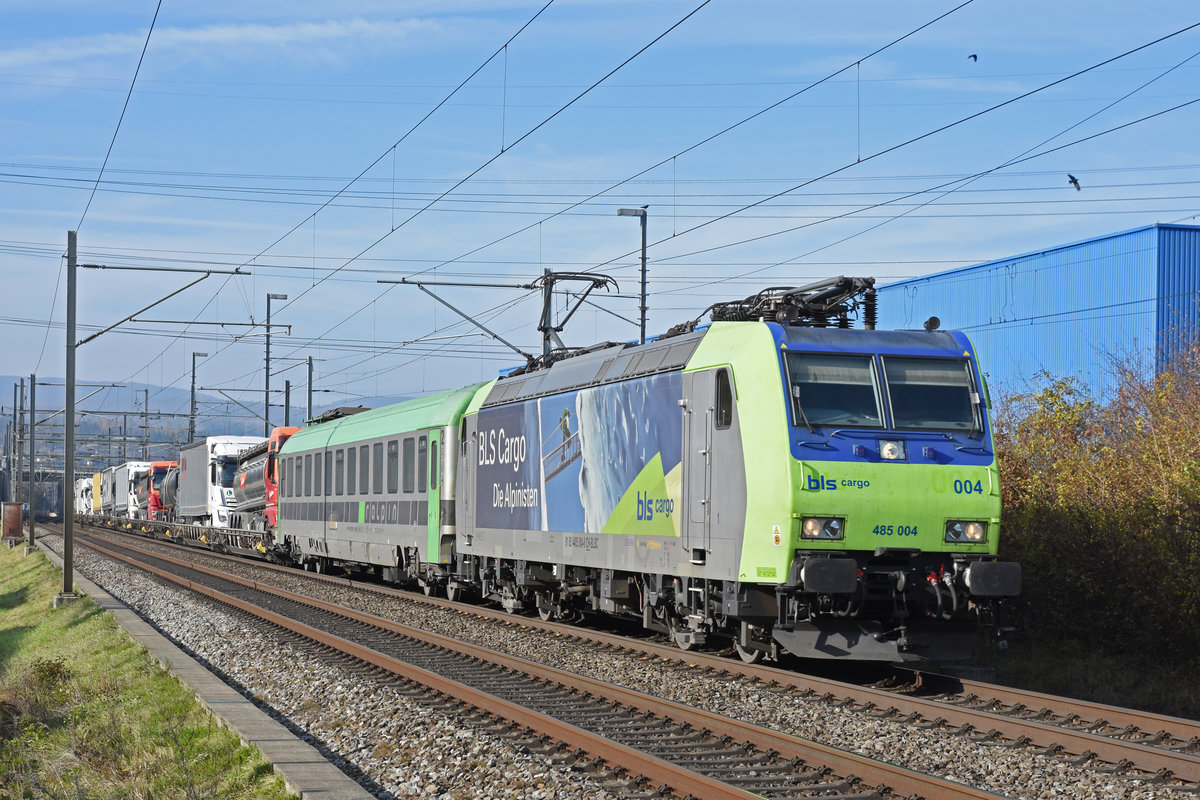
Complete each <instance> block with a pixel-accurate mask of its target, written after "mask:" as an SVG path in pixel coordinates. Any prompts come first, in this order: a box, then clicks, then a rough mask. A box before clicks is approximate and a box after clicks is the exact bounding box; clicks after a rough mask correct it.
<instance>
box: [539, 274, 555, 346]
mask: <svg viewBox="0 0 1200 800" xmlns="http://www.w3.org/2000/svg"><path fill="white" fill-rule="evenodd" d="M549 274H550V268H549V267H545V268H543V270H542V275H543V276H548V275H549ZM553 288H554V284H553V283H551V282H550V281H543V282H542V308H543V309H545V316H544V317H542V355H544V356H548V355H550V329H551V322H550V316H551V313H550V294H551V292H552V291H553Z"/></svg>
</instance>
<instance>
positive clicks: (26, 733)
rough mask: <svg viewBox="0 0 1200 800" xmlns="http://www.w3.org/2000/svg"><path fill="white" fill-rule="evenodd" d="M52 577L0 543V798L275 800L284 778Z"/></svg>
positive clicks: (36, 558)
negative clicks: (70, 599) (66, 600)
mask: <svg viewBox="0 0 1200 800" xmlns="http://www.w3.org/2000/svg"><path fill="white" fill-rule="evenodd" d="M61 584H62V573H61V572H60V571H59V570H58V569H57V568H56V567H54V566H53V565H52V564H51V563H50V562H49V561H48V560H47V559H46V557H45V556H44V555H43V554H42V553H41V552H40V551H39V552H36V553H34V554H33V555H30V556H25V555H24V548H23V547H22V546H18V547H15V548H11V549H10V548H8V547H0V800H18V798H32V797H36V798H48V799H50V800H56V799H57V798H62V799H63V800H119V799H120V800H124V799H125V798H188V799H189V800H190V799H191V798H205V799H206V800H234V799H235V798H236V799H237V800H276V799H279V800H282V798H291V797H294V795H291V794H289V793H288V791H287V789H286V788H285V787H284V783H283V779H282V778H281V777H280V776H279V775H277V774H276V773H275V772H274V771H273V770H272V768H271V765H270V763H269V762H267V761H266V760H265V759H264V758H263V756H262V754H261V753H260V752H259V751H258V750H257V749H256V748H251V747H245V746H243V745H242V744H241V743H240V742H239V740H238V738H237V736H236V735H235V734H233V733H232V732H230V731H228V730H226V729H225V728H222V727H221V726H220V724H219V723H218V722H217V721H216V720H215V719H214V718H213V717H212V716H211V715H210V714H209V713H208V711H207V710H206V709H204V707H203V706H201V705H200V704H199V703H198V702H197V701H196V700H195V698H194V696H193V695H192V693H191V691H190V690H189V689H188V688H187V687H185V686H183V685H182V684H181V683H180V682H179V680H178V679H177V678H175V677H174V676H173V675H171V674H170V673H169V672H167V671H166V670H165V669H163V668H162V667H161V666H160V665H159V664H158V663H157V662H156V661H155V660H154V659H152V658H151V657H150V655H149V654H148V653H147V652H146V650H145V648H144V647H142V646H141V645H139V644H137V643H135V642H134V641H133V640H132V639H130V638H129V637H128V636H127V635H126V634H125V632H124V631H122V630H121V629H120V628H119V627H118V626H117V624H116V622H115V621H114V620H113V618H112V617H111V616H110V615H108V614H105V613H104V612H103V611H102V610H101V609H100V608H99V607H98V606H96V604H95V603H93V602H92V601H91V600H90V599H88V598H86V597H84V598H81V599H80V600H79V601H78V602H76V603H72V604H69V605H66V606H64V607H63V608H60V609H57V610H53V609H52V604H53V598H54V596H55V595H56V594H57V592H58V590H59V588H60V587H61Z"/></svg>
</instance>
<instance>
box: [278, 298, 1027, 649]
mask: <svg viewBox="0 0 1200 800" xmlns="http://www.w3.org/2000/svg"><path fill="white" fill-rule="evenodd" d="M864 295H865V298H866V299H865V301H859V300H852V299H851V298H854V297H856V296H864ZM860 307H861V309H862V311H863V313H864V316H865V317H867V322H868V327H872V326H871V321H872V318H873V291H872V290H871V289H870V281H862V280H860V279H840V281H839V282H830V283H828V284H821V285H819V286H814V287H805V288H802V289H795V290H784V289H778V290H770V291H767V292H764V293H761V294H759V295H756V296H754V297H752V298H747V299H746V300H744V301H738V302H736V303H730V304H722V305H719V306H716V307H714V308H713V309H711V311H712V315H713V322H712V323H711V324H708V325H700V324H698V322H699V321H698V320H697V321H694V322H693V323H690V324H688V325H685V326H681V327H680V328H679V329H677V330H673V331H672V332H671V333H670V334H668V335H666V336H663V337H660V338H659V339H658V340H656V341H653V342H650V343H648V344H645V345H629V344H625V345H619V344H618V345H610V346H604V347H597V348H594V349H591V350H589V351H586V352H582V353H579V354H576V355H573V356H571V357H569V358H563V359H561V360H558V361H556V362H554V363H552V364H550V365H549V366H546V367H544V368H530V369H525V370H520V371H518V372H517V373H514V374H511V375H508V376H505V377H502V378H498V379H496V380H493V381H490V382H488V383H485V384H481V385H477V386H468V387H464V388H461V389H456V390H453V391H449V392H443V393H440V394H436V395H431V396H429V397H425V398H422V399H420V400H414V401H411V402H406V403H401V404H398V405H394V406H389V407H386V408H381V409H378V410H375V411H368V412H364V413H360V414H355V415H353V416H348V417H344V418H341V419H337V420H334V421H330V422H325V423H322V424H318V425H315V426H313V427H311V428H307V429H304V430H301V431H300V432H298V433H296V434H295V435H294V436H292V438H291V439H290V440H289V441H288V442H287V444H286V445H285V446H284V448H283V451H282V453H281V463H282V466H283V469H282V470H281V476H282V481H281V491H280V500H279V506H280V514H279V516H280V522H279V530H278V532H277V542H278V543H279V545H280V546H281V547H282V548H283V549H284V550H285V551H286V555H287V556H288V557H290V558H293V559H295V560H297V561H300V562H302V563H305V564H307V565H311V566H313V567H315V568H317V569H324V568H326V567H328V566H332V565H341V566H348V567H366V566H370V567H373V568H374V569H375V570H376V571H378V572H379V574H380V575H382V576H383V577H384V578H385V579H387V580H393V581H398V582H405V581H413V582H419V583H420V584H421V585H422V586H424V587H425V589H426V591H429V592H433V591H442V590H444V591H445V592H446V593H447V594H448V595H449V596H451V597H458V596H463V595H466V594H470V595H472V596H476V597H479V598H482V599H485V600H489V601H494V602H496V603H499V604H502V605H503V606H504V607H505V608H507V609H509V610H512V611H514V612H516V611H531V612H532V611H534V610H536V611H537V613H538V614H540V615H541V616H542V617H544V618H547V619H550V618H555V617H568V618H570V617H575V616H578V615H580V614H582V613H585V612H598V613H604V614H612V615H618V616H622V617H629V618H632V619H636V620H640V621H641V622H642V624H643V625H644V626H645V627H647V628H650V629H654V630H658V631H661V632H663V633H665V634H666V635H668V636H670V637H671V638H672V639H673V640H674V641H675V642H676V643H677V644H678V645H679V646H681V647H685V648H688V647H693V646H699V645H703V644H705V643H708V642H712V643H718V644H724V643H732V644H733V645H735V646H736V648H737V651H738V653H739V654H740V655H741V656H742V658H744V659H746V660H757V659H759V658H761V657H763V656H769V657H777V656H779V654H780V653H781V652H790V653H794V654H796V655H799V656H803V657H824V658H851V659H862V660H892V661H901V660H921V659H936V660H949V659H959V658H963V657H965V656H966V655H968V654H969V651H970V649H971V646H972V644H973V643H974V642H975V641H976V640H977V636H978V627H979V625H980V624H981V623H982V624H984V625H991V624H994V614H995V608H996V604H997V602H998V600H999V599H1000V598H1003V597H1005V596H1011V595H1014V594H1016V593H1017V592H1018V591H1019V587H1020V570H1019V566H1018V565H1017V564H1015V563H1010V562H1001V561H999V560H998V559H997V543H998V539H999V533H1000V485H999V478H998V471H997V468H996V460H995V454H994V451H993V447H992V443H991V430H990V422H989V419H988V401H987V393H986V387H985V384H984V381H983V379H982V376H981V375H980V372H979V368H978V365H977V363H976V359H975V354H974V350H973V348H972V346H971V344H970V342H969V341H968V340H967V338H966V336H965V335H963V334H961V333H958V332H947V331H936V330H934V331H876V330H871V329H867V330H860V329H850V328H848V315H849V314H850V313H851V312H852V311H856V310H859V309H860ZM814 321H815V322H816V323H818V324H816V325H814V324H813V323H814Z"/></svg>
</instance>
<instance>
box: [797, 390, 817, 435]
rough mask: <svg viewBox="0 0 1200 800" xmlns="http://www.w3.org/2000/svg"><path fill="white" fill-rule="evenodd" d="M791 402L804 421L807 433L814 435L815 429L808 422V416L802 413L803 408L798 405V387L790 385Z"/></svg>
mask: <svg viewBox="0 0 1200 800" xmlns="http://www.w3.org/2000/svg"><path fill="white" fill-rule="evenodd" d="M792 400H793V401H794V402H795V403H796V410H797V411H799V412H800V416H801V417H803V419H804V425H805V427H807V428H808V432H809V433H816V432H817V429H816V428H814V427H813V424H812V423H811V422H809V421H808V414H805V413H804V406H803V405H802V404H801V403H800V387H799V386H797V385H796V384H794V383H793V384H792Z"/></svg>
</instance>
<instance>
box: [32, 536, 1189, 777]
mask: <svg viewBox="0 0 1200 800" xmlns="http://www.w3.org/2000/svg"><path fill="white" fill-rule="evenodd" d="M46 540H47V543H48V544H51V546H54V547H56V548H57V546H58V545H59V544H60V542H61V540H60V539H58V538H57V537H46ZM144 544H145V546H148V547H151V546H152V547H161V545H155V544H153V543H150V542H146V543H144ZM75 553H76V569H78V570H79V571H80V572H82V573H83V574H84V575H87V576H88V577H89V578H90V579H91V580H93V581H95V582H96V583H97V584H99V585H101V586H103V587H104V588H105V589H106V590H107V591H109V592H110V593H111V594H113V595H114V596H116V597H118V598H119V599H121V600H122V601H123V602H124V603H126V604H127V605H129V606H130V607H131V608H134V609H136V610H137V611H138V612H139V613H141V614H142V615H143V616H145V617H146V618H147V619H149V620H150V621H152V622H153V623H154V624H155V625H157V626H158V627H159V628H160V629H162V630H163V631H164V632H166V633H167V634H168V635H170V636H171V637H172V638H173V639H175V640H176V641H177V642H179V643H180V644H181V645H183V646H185V647H187V648H189V649H190V650H192V651H193V652H194V653H195V654H196V655H197V656H198V657H200V658H202V659H203V660H205V661H207V662H208V663H209V664H210V665H211V666H212V667H213V668H215V669H217V670H219V671H220V672H222V673H224V674H225V675H226V676H228V677H229V678H230V679H232V680H234V681H236V682H237V683H238V684H239V685H240V686H241V687H242V688H244V689H245V690H246V691H247V692H249V693H251V694H253V695H254V696H255V697H257V698H259V699H260V700H261V701H262V703H263V704H264V705H267V706H269V707H270V708H272V709H274V711H275V712H277V713H278V714H279V715H280V716H281V717H283V718H285V719H286V720H287V721H288V722H289V723H290V724H291V725H292V726H294V728H295V729H298V730H300V731H303V732H304V735H306V736H308V737H311V739H312V740H314V741H316V742H317V743H319V744H320V745H321V746H323V747H324V748H326V749H327V750H328V751H329V752H330V754H331V757H332V758H334V759H340V760H342V761H344V762H345V763H346V764H348V765H349V769H348V770H347V771H348V772H350V773H351V774H352V775H355V774H357V773H358V771H361V773H362V774H363V775H364V776H366V778H367V779H369V780H366V779H365V780H361V781H360V783H363V785H364V786H367V787H368V788H370V789H372V790H373V791H376V793H377V794H378V796H380V797H410V796H423V797H438V798H460V797H528V798H567V797H571V798H575V797H579V798H593V797H594V798H600V799H601V800H603V799H604V798H608V797H616V796H617V795H615V794H612V793H610V792H607V791H605V790H604V789H603V788H602V786H600V785H599V784H598V783H596V782H594V781H591V780H590V779H589V778H588V777H587V776H586V774H584V773H581V772H578V771H575V770H571V769H568V768H564V767H559V766H554V765H551V764H549V763H548V762H547V761H546V760H545V759H544V758H542V757H540V756H537V755H534V754H531V753H529V752H527V751H525V749H524V748H523V747H521V746H519V745H515V744H513V743H510V742H509V741H507V740H505V739H504V738H501V737H497V736H493V735H490V734H488V733H487V732H485V731H481V730H478V729H476V728H474V727H472V726H469V725H465V724H464V722H463V720H462V719H461V718H460V717H459V716H458V715H453V714H452V715H447V714H444V713H441V712H439V711H437V710H434V709H431V708H428V707H425V706H423V705H422V704H420V703H416V702H414V701H413V700H411V699H409V698H407V697H405V696H404V695H403V694H401V693H399V692H396V691H395V690H393V689H390V688H388V687H384V686H381V685H380V684H379V683H378V682H376V681H373V680H370V679H369V678H366V677H362V676H358V675H356V674H354V673H352V672H348V671H346V670H343V669H341V668H338V667H336V666H330V665H328V664H323V663H321V662H319V661H318V660H317V659H316V658H315V657H313V656H312V655H310V654H308V653H307V652H304V651H302V650H299V649H297V648H295V647H293V646H292V645H290V644H288V643H287V642H286V641H283V640H282V639H280V638H279V637H278V636H276V635H275V634H274V633H273V632H271V631H270V630H268V629H265V626H264V628H260V627H259V626H253V627H251V626H249V625H248V624H247V623H246V622H243V621H242V620H240V619H238V618H235V617H233V616H231V615H229V614H227V613H226V612H224V611H222V610H221V609H220V608H218V607H217V606H216V605H215V604H214V603H211V602H209V601H207V600H204V599H196V598H192V597H189V596H187V595H184V594H183V593H182V592H181V591H179V590H177V589H175V588H173V587H170V586H167V585H164V584H163V583H161V582H160V581H158V580H156V579H151V578H148V577H145V576H144V575H139V574H137V573H136V572H135V571H134V570H132V569H130V568H128V567H127V566H125V565H122V564H119V563H117V562H114V561H112V560H110V559H108V558H105V557H103V556H97V555H94V554H92V553H89V552H88V551H87V549H86V548H76V550H75ZM177 553H178V551H174V554H176V555H177ZM190 557H191V558H192V559H194V560H196V561H197V562H202V561H210V560H211V561H213V562H217V563H219V564H220V567H219V568H220V569H224V570H227V571H229V572H230V573H232V574H237V575H240V576H242V577H252V578H253V579H254V580H257V581H259V582H261V583H265V584H269V585H273V586H277V587H279V588H282V589H287V590H288V591H292V592H297V593H300V594H307V595H309V596H312V597H315V598H319V599H321V600H324V601H326V602H331V603H337V604H340V605H344V606H347V607H351V608H354V609H357V610H361V611H366V612H369V613H371V614H375V615H378V616H380V617H384V618H387V619H391V620H395V621H397V622H401V623H403V624H406V625H410V626H413V627H417V628H422V629H425V630H429V631H433V632H436V633H439V634H442V635H446V636H452V637H454V638H457V639H461V640H463V641H467V642H471V643H473V644H477V645H480V646H483V647H487V648H491V649H494V650H499V651H502V652H505V653H510V654H512V655H516V656H520V657H522V658H526V659H528V660H530V661H535V662H539V663H544V664H548V665H552V666H555V667H557V668H560V669H565V670H570V671H573V672H577V673H580V674H583V675H587V676H589V677H592V678H595V679H598V680H602V681H607V682H609V683H614V684H619V685H622V686H626V687H629V688H633V689H636V690H639V691H642V692H645V693H647V694H652V695H656V696H659V697H664V698H668V699H671V700H674V701H676V702H680V703H685V704H688V705H691V706H694V707H696V708H702V709H705V710H707V711H712V712H715V713H719V714H725V715H727V716H730V717H736V718H738V719H742V720H745V721H748V722H752V723H755V724H758V725H763V726H767V727H771V728H774V729H777V730H780V731H784V732H787V733H789V734H792V735H795V736H798V737H802V738H805V739H810V740H813V741H817V742H820V743H822V744H826V745H830V746H833V747H838V748H841V749H844V750H849V751H853V752H857V753H861V754H863V755H867V756H870V757H872V758H876V759H879V760H882V761H887V762H890V763H893V764H897V765H900V766H904V767H907V768H909V769H912V770H916V771H920V772H925V773H929V774H933V775H937V776H939V777H942V778H945V779H948V780H953V781H959V782H962V783H965V784H968V785H971V786H975V787H978V788H981V789H985V790H988V791H991V792H995V793H997V794H999V795H1002V796H1008V797H1014V798H1031V799H1033V798H1036V799H1038V800H1041V799H1042V798H1065V797H1071V798H1088V799H1089V800H1091V799H1094V800H1182V799H1183V798H1190V800H1195V797H1196V795H1194V794H1190V793H1186V792H1182V791H1176V790H1173V789H1172V788H1171V787H1170V785H1169V784H1153V783H1147V782H1145V781H1143V780H1136V779H1132V778H1130V777H1129V776H1124V775H1111V774H1104V773H1101V772H1098V771H1096V770H1095V769H1093V768H1090V767H1086V766H1075V765H1072V764H1070V763H1068V760H1067V759H1065V758H1062V757H1058V756H1052V755H1046V754H1044V753H1041V752H1039V751H1038V750H1036V749H1033V748H1028V747H1005V746H1000V745H995V744H988V743H981V742H976V741H973V740H971V739H970V738H969V737H966V736H963V735H961V734H957V733H955V732H954V731H952V730H929V729H924V728H917V727H914V726H912V725H906V724H904V723H903V722H900V721H896V720H891V719H880V718H877V717H873V716H870V715H868V714H864V713H861V712H858V711H854V710H852V709H847V708H842V707H839V706H835V705H831V704H829V703H826V702H824V701H821V700H819V699H816V698H805V697H803V696H800V695H798V694H795V693H792V692H787V691H784V690H776V689H772V688H770V687H767V686H764V685H762V684H758V683H751V684H747V683H744V682H739V681H733V680H729V679H721V678H719V677H716V676H712V675H708V674H704V673H703V672H701V671H700V670H695V671H690V670H687V669H685V668H681V667H680V666H679V665H675V664H670V663H663V662H660V661H656V660H653V659H644V658H641V657H639V656H637V655H635V654H632V653H630V654H624V653H615V652H612V651H611V650H609V651H605V652H604V655H603V657H598V656H597V654H596V652H595V651H593V650H590V649H588V648H583V647H580V646H579V645H578V644H576V643H572V642H570V641H567V640H564V639H562V638H561V637H555V636H553V635H548V634H543V633H540V632H538V631H533V630H529V629H523V628H522V627H520V626H519V625H503V624H497V623H495V622H493V621H490V620H486V619H482V618H478V617H475V616H473V615H470V614H462V613H457V612H453V611H449V610H445V609H440V608H436V607H432V606H429V605H426V604H423V603H416V602H412V601H409V600H406V599H404V598H396V597H390V596H387V595H383V594H380V593H378V592H374V591H371V590H369V589H359V588H349V587H343V586H336V585H330V584H325V583H319V582H316V581H313V580H311V579H310V578H308V577H307V576H305V575H304V574H303V573H301V572H296V573H294V574H291V573H279V572H268V571H265V570H262V569H260V568H258V567H257V566H256V565H254V564H253V563H251V562H247V563H244V564H236V565H234V566H233V567H230V566H229V562H227V561H224V560H218V559H213V558H211V557H210V556H208V555H207V554H204V553H197V552H193V553H191V554H190ZM372 782H373V785H372Z"/></svg>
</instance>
